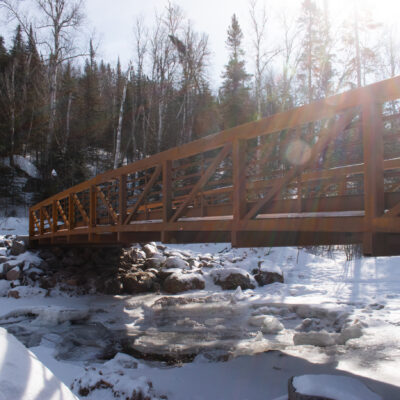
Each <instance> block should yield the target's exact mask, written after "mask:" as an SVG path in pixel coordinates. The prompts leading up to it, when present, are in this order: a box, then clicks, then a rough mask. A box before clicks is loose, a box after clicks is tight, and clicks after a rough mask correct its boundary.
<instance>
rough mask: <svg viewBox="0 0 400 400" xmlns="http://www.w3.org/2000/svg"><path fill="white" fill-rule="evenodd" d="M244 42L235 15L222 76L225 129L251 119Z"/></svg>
mask: <svg viewBox="0 0 400 400" xmlns="http://www.w3.org/2000/svg"><path fill="white" fill-rule="evenodd" d="M242 40H243V33H242V30H241V28H240V25H239V22H238V20H237V18H236V15H235V14H233V16H232V22H231V25H230V26H229V28H228V38H227V41H226V46H227V48H228V50H229V53H230V54H229V61H228V64H227V65H226V66H225V71H224V73H223V75H222V77H223V78H224V80H223V83H222V88H221V90H220V104H221V111H222V119H223V129H227V128H231V127H233V126H236V125H240V124H243V123H245V122H248V121H250V119H251V108H250V95H249V87H248V81H249V78H250V75H249V74H247V72H246V69H245V61H244V51H243V49H242Z"/></svg>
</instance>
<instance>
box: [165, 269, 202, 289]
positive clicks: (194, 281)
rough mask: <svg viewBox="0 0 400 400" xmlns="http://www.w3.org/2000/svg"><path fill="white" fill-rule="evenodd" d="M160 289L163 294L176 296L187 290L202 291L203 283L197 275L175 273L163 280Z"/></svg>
mask: <svg viewBox="0 0 400 400" xmlns="http://www.w3.org/2000/svg"><path fill="white" fill-rule="evenodd" d="M162 287H163V289H164V291H165V292H167V293H171V294H176V293H181V292H186V291H188V290H194V289H200V290H201V289H204V287H205V283H204V279H203V278H202V277H201V276H200V275H198V274H194V273H189V274H183V273H179V272H178V273H177V272H175V273H173V274H172V275H170V276H169V277H168V278H167V279H165V281H164V283H163V286H162Z"/></svg>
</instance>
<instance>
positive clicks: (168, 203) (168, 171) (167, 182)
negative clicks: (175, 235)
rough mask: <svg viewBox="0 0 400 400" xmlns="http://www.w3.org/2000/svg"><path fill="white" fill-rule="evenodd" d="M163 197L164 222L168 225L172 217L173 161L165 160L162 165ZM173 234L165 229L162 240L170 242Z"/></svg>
mask: <svg viewBox="0 0 400 400" xmlns="http://www.w3.org/2000/svg"><path fill="white" fill-rule="evenodd" d="M162 199H163V224H164V225H166V224H168V222H169V221H170V219H171V217H172V161H171V160H164V161H163V165H162ZM170 240H171V235H170V233H169V232H168V231H166V230H165V229H163V230H162V232H161V241H162V242H164V243H168V242H170Z"/></svg>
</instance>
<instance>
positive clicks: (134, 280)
mask: <svg viewBox="0 0 400 400" xmlns="http://www.w3.org/2000/svg"><path fill="white" fill-rule="evenodd" d="M155 279H156V276H155V275H154V274H152V273H151V272H147V271H146V272H144V271H143V272H134V273H129V274H127V275H125V276H124V277H123V278H122V284H123V289H124V292H126V293H129V294H135V293H145V292H151V291H153V289H154V281H155Z"/></svg>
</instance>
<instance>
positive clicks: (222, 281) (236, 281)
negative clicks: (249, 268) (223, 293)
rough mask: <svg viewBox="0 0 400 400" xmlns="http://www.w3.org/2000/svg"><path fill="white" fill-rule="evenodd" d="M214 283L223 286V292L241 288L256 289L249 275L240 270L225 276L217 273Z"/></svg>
mask: <svg viewBox="0 0 400 400" xmlns="http://www.w3.org/2000/svg"><path fill="white" fill-rule="evenodd" d="M214 283H215V284H216V285H219V286H221V288H222V289H223V290H235V289H236V288H237V287H239V286H240V287H241V289H242V290H245V289H254V287H255V286H254V285H253V284H252V283H251V280H250V276H249V274H248V273H246V272H245V271H240V270H239V269H237V271H231V272H227V273H224V274H222V273H216V274H215V275H214Z"/></svg>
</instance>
